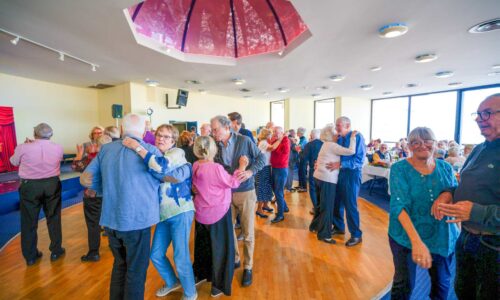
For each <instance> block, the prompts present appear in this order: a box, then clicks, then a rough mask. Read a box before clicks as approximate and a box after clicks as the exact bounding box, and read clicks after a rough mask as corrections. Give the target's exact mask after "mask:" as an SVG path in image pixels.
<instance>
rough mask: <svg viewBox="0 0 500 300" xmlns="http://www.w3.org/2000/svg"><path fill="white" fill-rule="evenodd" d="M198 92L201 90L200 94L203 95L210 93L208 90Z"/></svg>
mask: <svg viewBox="0 0 500 300" xmlns="http://www.w3.org/2000/svg"><path fill="white" fill-rule="evenodd" d="M198 92H200V94H202V95H206V94H207V93H208V91H207V90H198Z"/></svg>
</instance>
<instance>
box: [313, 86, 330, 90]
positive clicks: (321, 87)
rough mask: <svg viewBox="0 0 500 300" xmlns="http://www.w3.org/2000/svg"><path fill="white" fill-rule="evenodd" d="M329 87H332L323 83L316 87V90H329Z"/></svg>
mask: <svg viewBox="0 0 500 300" xmlns="http://www.w3.org/2000/svg"><path fill="white" fill-rule="evenodd" d="M328 89H330V87H329V86H326V85H323V86H318V87H317V88H316V90H317V91H325V90H328Z"/></svg>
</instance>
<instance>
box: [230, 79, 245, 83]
mask: <svg viewBox="0 0 500 300" xmlns="http://www.w3.org/2000/svg"><path fill="white" fill-rule="evenodd" d="M232 81H233V82H234V84H236V85H242V84H244V83H245V79H241V78H234V79H233V80H232Z"/></svg>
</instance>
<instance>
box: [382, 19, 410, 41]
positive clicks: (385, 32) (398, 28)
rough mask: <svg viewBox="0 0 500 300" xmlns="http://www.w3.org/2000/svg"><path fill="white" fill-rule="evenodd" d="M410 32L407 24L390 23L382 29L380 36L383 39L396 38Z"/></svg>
mask: <svg viewBox="0 0 500 300" xmlns="http://www.w3.org/2000/svg"><path fill="white" fill-rule="evenodd" d="M406 32H408V26H406V24H405V23H390V24H387V25H385V26H382V27H380V29H379V30H378V35H379V36H380V37H382V38H394V37H398V36H401V35H403V34H405V33H406Z"/></svg>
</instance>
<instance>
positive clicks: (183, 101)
mask: <svg viewBox="0 0 500 300" xmlns="http://www.w3.org/2000/svg"><path fill="white" fill-rule="evenodd" d="M188 94H189V92H188V91H185V90H178V91H177V101H176V102H175V104H177V105H179V106H186V105H187V100H188Z"/></svg>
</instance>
